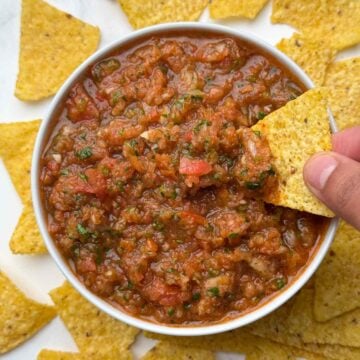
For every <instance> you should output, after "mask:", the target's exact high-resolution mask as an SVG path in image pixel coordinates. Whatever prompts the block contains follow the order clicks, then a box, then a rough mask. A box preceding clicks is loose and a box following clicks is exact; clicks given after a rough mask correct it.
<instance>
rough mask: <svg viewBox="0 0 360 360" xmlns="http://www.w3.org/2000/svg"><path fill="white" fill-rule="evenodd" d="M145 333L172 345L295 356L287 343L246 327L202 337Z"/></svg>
mask: <svg viewBox="0 0 360 360" xmlns="http://www.w3.org/2000/svg"><path fill="white" fill-rule="evenodd" d="M145 335H146V336H147V337H150V338H152V339H157V340H161V341H166V342H169V343H171V344H172V345H176V346H183V347H186V348H198V349H206V350H209V351H226V352H235V353H243V354H244V353H245V354H247V355H250V354H256V355H259V354H262V356H264V354H268V355H267V356H268V357H267V358H264V359H271V360H272V359H273V360H281V359H284V360H285V359H293V357H289V356H288V355H289V354H291V353H292V352H293V351H292V350H293V349H292V348H290V347H288V346H285V345H284V346H280V345H279V344H277V343H275V342H273V341H271V340H268V339H265V338H262V337H259V336H254V335H252V334H250V333H249V332H248V331H245V330H244V329H236V330H233V331H229V332H226V333H222V334H217V335H209V336H201V337H171V336H166V335H159V334H153V333H149V332H145ZM253 356H255V355H253ZM259 356H260V355H259ZM259 358H260V359H261V357H258V359H259ZM294 359H295V358H294Z"/></svg>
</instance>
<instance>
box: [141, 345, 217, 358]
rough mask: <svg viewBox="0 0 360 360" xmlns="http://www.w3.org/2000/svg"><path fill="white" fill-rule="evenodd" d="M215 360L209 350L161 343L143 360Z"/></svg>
mask: <svg viewBox="0 0 360 360" xmlns="http://www.w3.org/2000/svg"><path fill="white" fill-rule="evenodd" d="M168 359H172V360H189V359H191V360H215V354H214V353H212V352H211V351H208V350H202V349H195V348H189V347H182V346H176V345H174V344H172V343H168V342H165V341H161V342H159V343H158V344H156V345H155V347H153V348H152V349H151V350H150V351H148V352H147V353H146V354H145V355H144V356H143V357H142V358H141V360H168Z"/></svg>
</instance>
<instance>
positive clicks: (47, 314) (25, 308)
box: [0, 272, 56, 354]
mask: <svg viewBox="0 0 360 360" xmlns="http://www.w3.org/2000/svg"><path fill="white" fill-rule="evenodd" d="M55 315H56V312H55V309H54V308H53V307H51V306H48V305H44V304H39V303H37V302H35V301H34V300H31V299H28V298H27V297H26V296H25V295H24V294H23V293H22V292H21V291H20V290H19V289H18V288H17V287H16V286H15V285H14V284H13V283H12V282H11V281H10V279H9V278H8V277H7V276H5V275H4V274H3V273H1V272H0V354H3V353H6V352H7V351H9V350H11V349H13V348H15V347H16V346H18V345H20V344H21V343H23V342H24V341H26V340H27V339H29V338H30V337H31V336H33V335H34V334H35V333H37V332H38V331H39V330H40V329H41V328H42V327H43V326H45V325H46V324H47V323H48V322H49V321H50V320H51V319H53V318H54V317H55Z"/></svg>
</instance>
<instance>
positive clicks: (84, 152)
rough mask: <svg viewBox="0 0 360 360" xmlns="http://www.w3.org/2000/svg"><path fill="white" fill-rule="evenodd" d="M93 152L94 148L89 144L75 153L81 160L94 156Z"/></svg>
mask: <svg viewBox="0 0 360 360" xmlns="http://www.w3.org/2000/svg"><path fill="white" fill-rule="evenodd" d="M92 154H93V153H92V150H91V148H90V147H89V146H86V147H84V148H82V149H81V150H79V151H77V152H76V153H75V155H76V156H77V157H78V158H79V159H81V160H85V159H88V158H89V157H91V156H92Z"/></svg>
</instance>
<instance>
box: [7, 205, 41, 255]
mask: <svg viewBox="0 0 360 360" xmlns="http://www.w3.org/2000/svg"><path fill="white" fill-rule="evenodd" d="M10 249H11V251H12V252H13V253H14V254H29V255H35V254H44V253H46V247H45V244H44V241H43V239H42V237H41V235H40V232H39V228H38V225H37V222H36V219H35V214H34V210H33V207H32V203H31V201H27V202H26V203H25V206H24V209H23V212H22V214H21V216H20V219H19V221H18V223H17V225H16V228H15V231H14V232H13V234H12V236H11V239H10Z"/></svg>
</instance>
